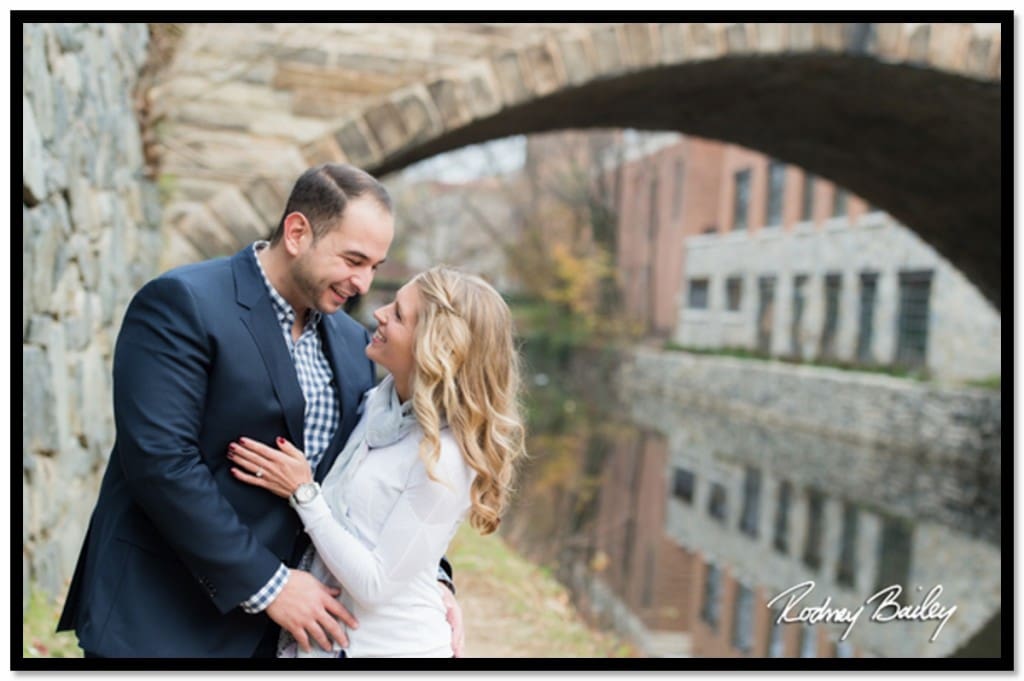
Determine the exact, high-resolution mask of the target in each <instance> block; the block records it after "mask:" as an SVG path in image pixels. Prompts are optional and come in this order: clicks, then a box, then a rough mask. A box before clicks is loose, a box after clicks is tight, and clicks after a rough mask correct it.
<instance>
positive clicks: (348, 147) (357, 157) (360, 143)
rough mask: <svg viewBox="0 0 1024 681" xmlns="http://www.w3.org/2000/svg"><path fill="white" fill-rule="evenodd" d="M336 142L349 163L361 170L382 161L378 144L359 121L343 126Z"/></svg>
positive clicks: (352, 120) (350, 121)
mask: <svg viewBox="0 0 1024 681" xmlns="http://www.w3.org/2000/svg"><path fill="white" fill-rule="evenodd" d="M335 140H337V142H338V146H340V147H341V150H342V151H343V152H345V156H346V157H347V158H348V159H349V162H351V163H353V164H354V165H356V166H359V167H360V168H366V167H368V166H372V165H373V164H375V163H376V162H377V161H378V160H379V159H380V156H381V154H380V151H379V150H378V149H377V146H376V143H375V142H374V141H373V140H372V139H371V137H370V136H369V133H368V132H367V131H366V130H365V127H364V124H363V123H361V122H360V120H359V119H351V120H349V121H346V122H345V123H344V124H342V125H341V127H339V128H338V131H337V132H336V133H335Z"/></svg>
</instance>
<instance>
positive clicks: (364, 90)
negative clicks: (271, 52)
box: [273, 62, 405, 95]
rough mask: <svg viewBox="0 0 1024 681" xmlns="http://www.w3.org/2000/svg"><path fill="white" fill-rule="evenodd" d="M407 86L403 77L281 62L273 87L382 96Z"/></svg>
mask: <svg viewBox="0 0 1024 681" xmlns="http://www.w3.org/2000/svg"><path fill="white" fill-rule="evenodd" d="M404 84H405V79H404V78H403V77H402V76H401V75H397V76H395V75H389V74H385V73H368V72H366V71H364V70H359V69H348V68H338V67H327V66H316V65H314V64H302V63H298V62H278V65H277V73H275V74H274V81H273V86H274V87H275V88H278V89H280V90H292V89H298V88H314V89H317V90H321V91H324V92H343V93H354V94H360V95H379V94H383V93H385V92H390V91H391V90H394V89H395V88H398V87H401V86H402V85H404Z"/></svg>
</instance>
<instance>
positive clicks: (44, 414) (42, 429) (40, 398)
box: [21, 318, 60, 470]
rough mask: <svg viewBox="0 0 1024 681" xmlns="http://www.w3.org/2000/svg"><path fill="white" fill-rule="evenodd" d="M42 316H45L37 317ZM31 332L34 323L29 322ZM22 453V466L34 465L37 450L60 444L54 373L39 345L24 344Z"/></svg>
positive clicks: (27, 468)
mask: <svg viewBox="0 0 1024 681" xmlns="http://www.w3.org/2000/svg"><path fill="white" fill-rule="evenodd" d="M35 319H43V318H34V319H33V322H35ZM30 331H31V324H30ZM21 360H22V401H23V403H22V418H21V427H22V452H23V454H24V456H25V459H26V462H25V463H24V464H23V468H25V469H26V470H30V469H32V468H34V461H35V459H34V456H35V453H37V452H47V453H52V452H56V451H57V449H58V448H59V447H60V440H59V437H58V433H57V429H56V428H54V427H53V424H54V422H55V421H56V413H55V409H56V404H55V402H54V400H53V376H52V372H51V370H50V362H49V360H48V358H47V356H46V351H45V349H44V348H43V347H41V346H39V345H23V346H22V356H21Z"/></svg>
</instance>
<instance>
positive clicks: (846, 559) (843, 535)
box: [836, 501, 858, 587]
mask: <svg viewBox="0 0 1024 681" xmlns="http://www.w3.org/2000/svg"><path fill="white" fill-rule="evenodd" d="M857 519H858V513H857V507H856V506H854V505H853V504H851V503H850V502H848V501H847V502H844V503H843V525H842V529H841V530H840V532H839V564H838V565H836V582H838V583H839V584H842V585H843V586H849V587H852V586H853V585H854V582H855V580H856V578H857V575H856V570H857Z"/></svg>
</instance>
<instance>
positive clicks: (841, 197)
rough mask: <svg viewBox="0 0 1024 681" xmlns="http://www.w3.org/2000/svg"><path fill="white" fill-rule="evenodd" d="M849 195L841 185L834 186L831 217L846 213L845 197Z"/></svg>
mask: <svg viewBox="0 0 1024 681" xmlns="http://www.w3.org/2000/svg"><path fill="white" fill-rule="evenodd" d="M848 196H849V192H847V191H846V190H845V189H843V188H842V187H836V190H835V192H834V193H833V194H832V217H834V218H838V217H840V216H843V215H846V199H847V198H848Z"/></svg>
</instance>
